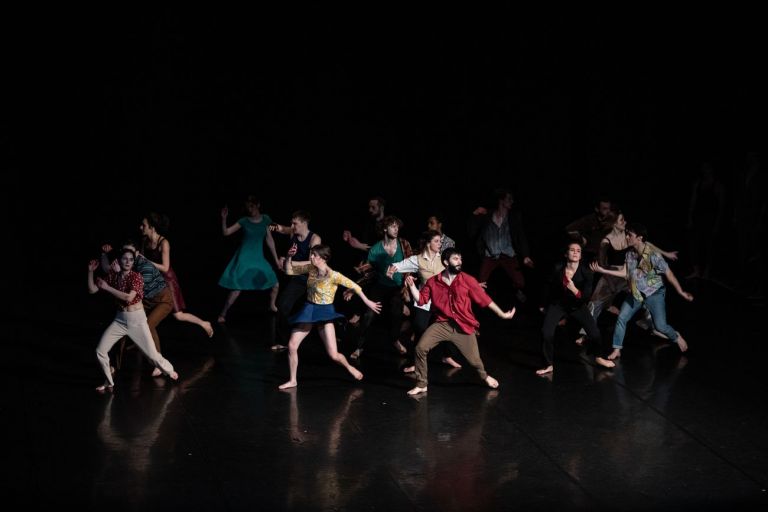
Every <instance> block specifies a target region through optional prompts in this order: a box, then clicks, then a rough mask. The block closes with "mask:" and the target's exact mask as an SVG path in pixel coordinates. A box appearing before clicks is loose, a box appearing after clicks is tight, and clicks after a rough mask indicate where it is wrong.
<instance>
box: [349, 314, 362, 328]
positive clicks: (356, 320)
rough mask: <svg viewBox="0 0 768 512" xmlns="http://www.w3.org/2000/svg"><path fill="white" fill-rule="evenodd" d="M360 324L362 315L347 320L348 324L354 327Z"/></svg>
mask: <svg viewBox="0 0 768 512" xmlns="http://www.w3.org/2000/svg"><path fill="white" fill-rule="evenodd" d="M359 322H360V315H352V317H351V318H350V319H349V320H347V323H348V324H349V325H352V326H357V324H358V323H359Z"/></svg>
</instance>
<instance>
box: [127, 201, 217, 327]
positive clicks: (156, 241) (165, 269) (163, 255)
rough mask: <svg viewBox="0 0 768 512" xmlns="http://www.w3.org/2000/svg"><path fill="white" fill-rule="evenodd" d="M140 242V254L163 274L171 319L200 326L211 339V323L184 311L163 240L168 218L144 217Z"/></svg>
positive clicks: (168, 247) (169, 254) (183, 304)
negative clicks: (167, 292)
mask: <svg viewBox="0 0 768 512" xmlns="http://www.w3.org/2000/svg"><path fill="white" fill-rule="evenodd" d="M139 229H140V230H141V234H142V235H144V239H143V240H142V249H141V252H142V254H143V255H144V256H145V257H146V258H147V259H148V260H149V261H151V262H152V264H154V265H155V267H157V269H158V270H159V271H160V272H162V273H163V277H164V278H165V282H166V284H167V285H168V288H170V289H171V294H172V295H173V317H174V318H175V319H176V320H179V321H180V322H189V323H192V324H195V325H198V326H200V328H201V329H203V330H204V331H205V333H206V334H207V335H208V337H209V338H211V337H213V326H212V325H211V322H209V321H207V320H202V319H201V318H199V317H198V316H196V315H193V314H192V313H188V312H187V311H185V310H186V309H187V305H186V304H185V303H184V296H183V295H182V294H181V287H180V286H179V278H178V277H176V272H174V271H173V269H172V268H171V243H170V242H169V241H168V239H167V238H165V233H166V232H167V230H168V217H166V216H165V215H160V214H158V213H155V212H151V213H150V214H149V215H147V216H146V217H144V219H143V220H142V221H141V226H139Z"/></svg>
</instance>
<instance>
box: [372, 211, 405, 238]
mask: <svg viewBox="0 0 768 512" xmlns="http://www.w3.org/2000/svg"><path fill="white" fill-rule="evenodd" d="M402 227H403V221H402V220H400V219H399V218H398V217H395V216H394V215H387V216H386V217H384V218H383V219H381V220H380V221H379V224H378V230H379V234H380V236H382V237H383V236H384V235H385V234H386V235H388V236H389V237H390V238H397V236H398V235H399V234H400V228H402Z"/></svg>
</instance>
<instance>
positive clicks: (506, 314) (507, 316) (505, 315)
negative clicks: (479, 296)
mask: <svg viewBox="0 0 768 512" xmlns="http://www.w3.org/2000/svg"><path fill="white" fill-rule="evenodd" d="M488 309H490V310H491V311H493V312H494V313H496V316H498V317H499V318H501V319H502V320H511V319H512V317H514V316H515V311H516V310H515V308H512V309H510V310H509V311H502V309H501V308H500V307H499V305H498V304H496V303H495V302H491V303H490V304H488Z"/></svg>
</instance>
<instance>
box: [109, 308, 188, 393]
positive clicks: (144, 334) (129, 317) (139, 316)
mask: <svg viewBox="0 0 768 512" xmlns="http://www.w3.org/2000/svg"><path fill="white" fill-rule="evenodd" d="M123 336H128V337H129V338H131V340H133V342H134V343H135V344H136V346H137V347H139V348H140V349H141V351H142V352H144V355H145V356H147V358H148V359H149V360H150V361H152V364H153V365H155V366H156V367H157V368H160V369H161V370H162V371H163V373H165V374H166V375H170V374H171V373H173V365H172V364H171V363H170V362H168V360H167V359H165V358H164V357H163V356H162V355H161V354H160V352H158V351H157V349H156V348H155V342H154V341H152V333H151V332H150V330H149V324H148V323H147V315H146V313H144V310H143V309H140V310H138V311H118V312H117V315H115V319H114V320H112V323H111V324H109V327H107V329H106V330H105V331H104V334H102V335H101V340H99V345H98V346H97V347H96V357H97V358H98V359H99V363H100V364H101V369H102V370H104V375H105V376H106V377H107V384H109V385H110V386H114V385H115V383H114V381H113V380H112V371H111V370H110V368H109V351H110V349H112V347H113V346H114V345H115V343H117V342H118V341H120V338H122V337H123Z"/></svg>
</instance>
